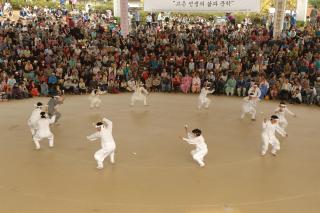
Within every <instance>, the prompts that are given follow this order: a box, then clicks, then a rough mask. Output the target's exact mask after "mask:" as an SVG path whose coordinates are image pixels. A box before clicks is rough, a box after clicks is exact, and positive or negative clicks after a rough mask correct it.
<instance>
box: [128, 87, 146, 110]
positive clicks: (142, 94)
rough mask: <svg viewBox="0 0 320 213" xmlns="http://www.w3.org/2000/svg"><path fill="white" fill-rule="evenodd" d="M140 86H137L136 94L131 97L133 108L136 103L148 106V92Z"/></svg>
mask: <svg viewBox="0 0 320 213" xmlns="http://www.w3.org/2000/svg"><path fill="white" fill-rule="evenodd" d="M142 85H143V84H140V86H136V87H135V90H134V93H133V94H132V96H131V106H133V105H134V103H135V101H143V104H144V105H145V106H146V105H147V97H146V95H148V94H149V93H148V91H147V90H146V89H145V88H144V87H143V86H142Z"/></svg>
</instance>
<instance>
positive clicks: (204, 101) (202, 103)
mask: <svg viewBox="0 0 320 213" xmlns="http://www.w3.org/2000/svg"><path fill="white" fill-rule="evenodd" d="M213 92H214V90H211V91H210V90H209V89H208V88H206V87H203V88H202V89H201V92H200V95H199V98H198V109H201V108H202V107H204V108H206V109H208V108H209V105H210V103H211V100H210V99H209V98H207V95H208V94H212V93H213Z"/></svg>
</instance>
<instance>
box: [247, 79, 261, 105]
mask: <svg viewBox="0 0 320 213" xmlns="http://www.w3.org/2000/svg"><path fill="white" fill-rule="evenodd" d="M251 93H253V94H254V95H253V97H254V99H255V100H256V102H258V101H259V100H260V96H261V90H260V88H259V87H258V84H257V83H254V84H253V86H252V87H250V89H249V90H248V94H251Z"/></svg>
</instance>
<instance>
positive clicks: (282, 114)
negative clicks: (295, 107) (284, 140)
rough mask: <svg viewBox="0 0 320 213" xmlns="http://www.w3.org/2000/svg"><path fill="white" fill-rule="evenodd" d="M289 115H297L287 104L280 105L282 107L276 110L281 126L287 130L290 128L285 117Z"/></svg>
mask: <svg viewBox="0 0 320 213" xmlns="http://www.w3.org/2000/svg"><path fill="white" fill-rule="evenodd" d="M286 113H288V114H290V115H292V116H295V114H294V113H293V112H291V111H290V110H289V109H288V108H287V106H286V104H284V103H280V107H278V108H277V109H276V110H275V114H276V115H277V116H278V117H279V126H280V127H281V128H282V129H283V130H285V129H286V128H287V126H288V121H287V119H286V117H285V114H286Z"/></svg>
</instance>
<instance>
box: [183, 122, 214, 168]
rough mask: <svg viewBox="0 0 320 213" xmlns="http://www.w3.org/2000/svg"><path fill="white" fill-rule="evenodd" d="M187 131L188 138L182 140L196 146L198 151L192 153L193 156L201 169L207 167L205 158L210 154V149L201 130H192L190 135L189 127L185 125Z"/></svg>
mask: <svg viewBox="0 0 320 213" xmlns="http://www.w3.org/2000/svg"><path fill="white" fill-rule="evenodd" d="M185 130H186V134H187V138H184V137H181V139H182V140H184V141H186V142H188V143H189V144H192V145H195V146H196V149H194V150H192V151H191V155H192V157H193V159H194V160H195V161H197V163H198V164H199V165H200V166H201V167H203V166H205V163H204V162H203V158H204V157H205V156H206V155H207V154H208V148H207V144H206V142H205V140H204V138H203V136H202V135H201V130H200V129H194V130H192V133H189V132H188V125H185Z"/></svg>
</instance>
